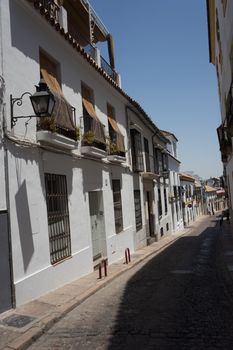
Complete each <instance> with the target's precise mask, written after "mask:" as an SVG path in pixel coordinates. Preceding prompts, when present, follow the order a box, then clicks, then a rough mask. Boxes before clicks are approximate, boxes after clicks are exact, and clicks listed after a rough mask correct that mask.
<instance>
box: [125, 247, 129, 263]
mask: <svg viewBox="0 0 233 350" xmlns="http://www.w3.org/2000/svg"><path fill="white" fill-rule="evenodd" d="M127 249H128V248H127ZM127 249H125V263H126V264H128V263H129V262H128V252H127Z"/></svg>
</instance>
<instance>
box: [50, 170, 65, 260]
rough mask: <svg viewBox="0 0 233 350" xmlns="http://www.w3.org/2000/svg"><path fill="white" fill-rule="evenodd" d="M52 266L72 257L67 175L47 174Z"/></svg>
mask: <svg viewBox="0 0 233 350" xmlns="http://www.w3.org/2000/svg"><path fill="white" fill-rule="evenodd" d="M45 190H46V204H47V213H48V228H49V248H50V259H51V264H55V263H57V262H58V261H61V260H63V259H65V258H67V257H69V256H70V255H71V239H70V222H69V211H68V196H67V184H66V176H65V175H57V174H48V173H46V174H45Z"/></svg>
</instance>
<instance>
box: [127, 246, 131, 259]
mask: <svg viewBox="0 0 233 350" xmlns="http://www.w3.org/2000/svg"><path fill="white" fill-rule="evenodd" d="M127 252H128V260H129V262H131V257H130V250H129V248H127Z"/></svg>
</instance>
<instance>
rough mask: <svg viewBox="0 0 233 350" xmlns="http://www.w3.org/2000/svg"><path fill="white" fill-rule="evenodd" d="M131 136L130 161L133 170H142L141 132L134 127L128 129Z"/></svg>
mask: <svg viewBox="0 0 233 350" xmlns="http://www.w3.org/2000/svg"><path fill="white" fill-rule="evenodd" d="M130 136H131V146H132V147H131V152H132V163H133V170H134V171H143V170H144V164H143V153H142V140H141V134H140V132H139V131H137V130H135V129H131V130H130Z"/></svg>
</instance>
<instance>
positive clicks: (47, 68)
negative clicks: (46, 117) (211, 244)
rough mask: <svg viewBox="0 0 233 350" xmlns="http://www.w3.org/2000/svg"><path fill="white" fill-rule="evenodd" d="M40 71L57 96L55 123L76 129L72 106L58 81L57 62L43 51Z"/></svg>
mask: <svg viewBox="0 0 233 350" xmlns="http://www.w3.org/2000/svg"><path fill="white" fill-rule="evenodd" d="M40 72H41V76H42V78H43V79H44V80H45V82H46V84H47V85H48V88H49V89H50V91H51V92H52V94H53V95H54V98H55V106H54V110H53V113H52V118H53V120H54V122H55V125H56V126H57V127H60V128H62V129H65V130H75V123H74V120H73V111H72V107H71V105H70V104H69V103H68V102H67V101H66V99H65V96H64V94H63V92H62V89H61V86H60V84H59V82H58V79H57V67H56V64H55V63H53V62H52V61H51V60H50V59H49V58H48V57H47V56H46V55H45V54H44V53H42V52H40ZM41 123H42V124H43V120H41Z"/></svg>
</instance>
